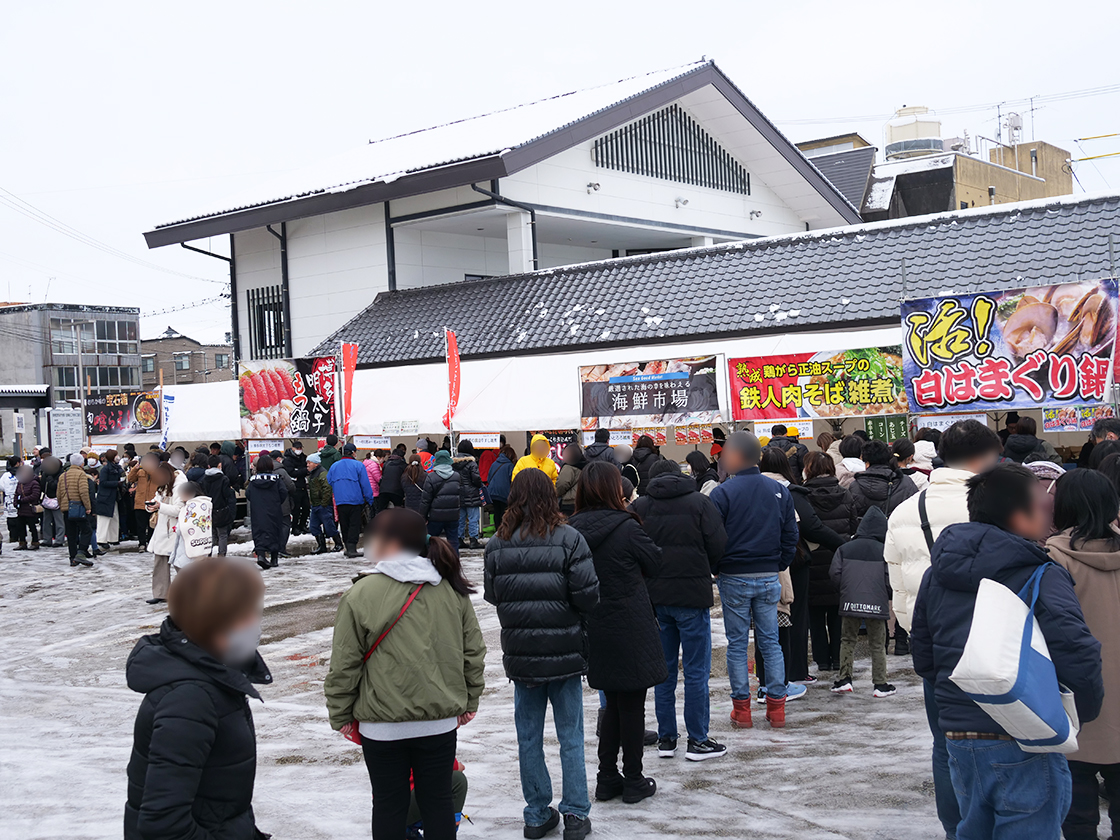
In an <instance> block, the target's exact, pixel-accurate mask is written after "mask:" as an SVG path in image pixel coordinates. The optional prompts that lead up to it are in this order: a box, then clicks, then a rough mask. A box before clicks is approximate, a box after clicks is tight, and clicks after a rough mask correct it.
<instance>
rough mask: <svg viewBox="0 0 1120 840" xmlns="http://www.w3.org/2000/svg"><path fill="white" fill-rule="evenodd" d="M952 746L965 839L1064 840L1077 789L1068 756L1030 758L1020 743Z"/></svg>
mask: <svg viewBox="0 0 1120 840" xmlns="http://www.w3.org/2000/svg"><path fill="white" fill-rule="evenodd" d="M946 744H947V746H948V747H949V773H950V775H951V776H952V779H953V789H954V790H955V791H956V792H957V801H958V802H959V803H960V806H961V822H960V825H958V826H957V837H958V838H959V840H980V838H984V840H989V839H990V840H1020V838H1027V837H1030V838H1034V837H1037V838H1040V840H1042V838H1051V837H1053V838H1058V837H1061V835H1062V820H1064V819H1065V818H1066V812H1067V811H1069V804H1070V799H1071V798H1072V785H1073V783H1072V780H1071V777H1070V773H1069V764H1068V762H1067V761H1066V757H1065V756H1064V755H1061V754H1060V753H1026V752H1023V750H1022V749H1020V747H1019V745H1018V744H1016V743H1015V742H1014V741H953V740H948V741H946Z"/></svg>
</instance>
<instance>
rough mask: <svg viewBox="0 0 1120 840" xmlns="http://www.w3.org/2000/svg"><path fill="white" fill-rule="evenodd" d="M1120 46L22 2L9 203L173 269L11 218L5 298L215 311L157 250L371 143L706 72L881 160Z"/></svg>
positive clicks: (815, 15) (953, 33)
mask: <svg viewBox="0 0 1120 840" xmlns="http://www.w3.org/2000/svg"><path fill="white" fill-rule="evenodd" d="M775 7H779V8H775ZM1117 31H1120V6H1118V4H1116V3H1115V2H1114V0H1089V2H1082V3H1077V4H1072V5H1069V6H1061V5H1057V6H1056V5H1054V4H1053V3H1052V2H1033V0H1026V2H1019V3H1015V4H1010V5H1009V4H1006V3H995V2H981V3H971V4H967V5H951V4H943V5H942V6H940V7H938V8H933V7H930V6H929V5H928V4H913V3H900V2H897V0H894V2H890V3H885V2H884V3H879V2H865V3H843V4H842V3H835V2H828V3H823V2H822V3H816V2H801V3H795V4H794V3H770V2H767V3H761V2H747V1H746V0H738V2H704V0H692V2H687V3H685V2H679V0H678V1H677V2H663V1H662V0H656V1H653V0H643V2H617V0H616V2H610V0H605V1H604V0H596V2H584V1H583V0H565V2H552V3H542V2H536V3H530V2H525V0H521V2H506V0H501V1H500V2H499V1H498V0H491V2H487V3H464V2H455V3H451V2H426V3H419V2H401V3H390V2H384V1H383V2H379V3H372V2H341V0H336V1H335V2H329V3H308V2H302V3H295V2H281V1H280V0H271V2H267V3H265V2H248V0H238V1H237V2H228V0H227V2H221V3H216V2H208V0H196V2H194V3H190V4H185V5H184V4H173V3H153V2H143V3H139V2H137V3H126V2H113V0H108V2H104V3H89V2H61V1H60V0H54V2H50V3H12V4H9V5H8V6H7V7H6V10H5V20H4V23H3V25H2V26H0V68H2V72H3V84H2V85H0V114H2V119H3V125H4V130H3V131H2V132H0V173H2V177H0V188H2V189H3V190H8V191H10V192H11V193H14V194H15V195H16V196H18V197H19V198H21V199H23V200H25V201H26V202H29V203H30V204H31V205H33V206H34V207H35V208H37V209H38V210H39V211H42V212H43V213H46V214H49V215H50V216H52V217H54V218H55V219H57V220H60V221H61V222H63V223H65V224H67V225H69V226H71V227H72V228H75V229H77V230H78V231H80V232H81V233H83V234H86V235H88V236H90V237H93V238H95V239H96V240H98V241H99V242H101V243H104V244H105V245H107V246H110V247H111V248H113V249H117V250H119V251H123V252H125V253H127V254H128V255H131V256H132V257H135V258H136V259H139V260H144V261H147V262H150V263H154V264H156V265H157V266H159V267H162V268H164V269H166V271H160V270H157V269H155V268H151V267H147V266H144V265H139V264H136V263H134V262H130V261H129V260H127V259H124V258H122V257H120V256H114V255H111V254H108V253H105V252H104V251H102V250H98V249H95V248H92V247H89V246H87V245H84V244H81V243H79V242H77V241H74V240H73V239H71V238H68V237H66V236H64V235H62V234H60V233H58V232H56V231H54V230H52V229H50V228H49V227H47V226H46V225H43V224H41V223H39V222H36V221H33V220H32V219H30V218H27V217H26V216H25V215H21V214H19V213H17V212H15V211H14V210H12V209H11V208H10V207H8V206H4V205H3V204H2V203H0V272H2V274H0V283H3V285H0V299H7V300H13V301H23V300H33V301H42V300H44V299H49V300H52V301H59V302H79V303H100V304H120V305H132V306H139V307H140V308H141V310H142V312H145V313H147V312H154V311H156V310H159V309H165V308H168V307H172V306H177V305H182V304H185V303H190V302H193V301H198V300H201V299H204V298H208V297H211V296H213V295H215V294H217V293H218V292H220V290H221V287H220V286H219V285H217V284H214V283H205V282H201V281H196V280H189V279H186V278H184V277H183V276H181V275H180V274H173V273H168V272H180V273H181V274H186V275H193V276H198V277H205V278H211V279H214V280H221V279H222V278H223V276H224V272H225V264H224V263H221V262H218V261H217V260H212V259H209V258H207V257H203V256H199V255H195V254H191V253H188V252H186V251H184V250H183V249H181V248H179V247H167V248H161V249H157V250H155V251H149V250H147V248H146V247H145V245H144V241H143V238H142V237H141V233H142V232H143V231H144V230H147V229H149V228H150V227H152V226H153V225H155V224H157V223H162V222H168V221H172V220H175V219H180V218H182V217H184V216H185V215H188V214H189V213H190V212H191V211H192V210H193V209H194V208H196V207H199V206H204V205H207V204H210V203H211V202H212V201H214V200H215V199H220V198H222V197H223V196H225V195H226V194H229V193H234V192H236V191H238V190H240V189H244V188H246V187H250V186H252V184H253V182H254V181H255V180H257V179H263V178H264V177H266V176H267V175H268V174H270V173H274V172H278V171H283V170H287V169H293V168H298V167H300V166H302V165H304V164H306V163H308V162H310V161H313V160H316V159H317V158H320V157H324V156H327V155H331V154H334V153H336V152H338V151H341V150H343V149H346V148H348V147H351V146H354V145H359V144H362V143H364V142H366V141H367V140H370V139H375V138H379V137H384V136H388V135H392V134H397V133H400V132H402V131H407V130H412V129H416V128H422V127H425V126H428V125H432V124H435V123H441V122H446V121H448V120H450V119H456V118H461V117H468V116H471V115H474V114H480V113H484V112H487V111H490V110H494V109H496V108H502V107H507V106H510V105H514V104H518V103H520V102H526V101H531V100H534V99H539V98H541V97H544V96H549V95H553V94H557V93H562V92H565V91H569V90H574V89H577V88H581V87H588V86H592V85H597V84H603V83H606V82H610V81H613V80H616V79H619V78H623V77H627V76H632V75H635V74H639V73H643V72H648V71H652V70H657V69H660V68H664V67H671V66H675V65H679V64H684V63H687V62H689V61H694V60H697V59H699V58H700V57H701V56H705V55H706V56H708V57H709V58H714V59H715V60H716V62H717V63H718V64H719V65H720V67H721V68H722V69H723V70H724V72H726V73H727V74H728V75H729V76H730V77H731V79H732V80H733V81H735V82H736V83H737V84H738V86H739V87H740V88H741V89H742V90H743V91H744V93H746V95H747V96H748V97H750V98H751V99H752V100H753V101H754V102H755V104H756V105H758V106H759V108H761V110H762V111H763V113H765V114H767V115H768V116H769V117H770V118H771V119H773V120H775V121H776V122H777V123H778V125H779V127H780V128H781V129H782V130H783V131H785V133H786V134H787V135H788V136H789V137H790V138H791V139H793V140H794V141H800V140H806V139H810V138H813V137H820V136H827V135H832V134H839V133H842V132H845V131H849V130H858V131H860V132H861V133H863V135H864V136H865V137H867V138H868V139H869V140H870V141H871V142H873V143H875V144H876V145H879V146H880V147H881V146H882V124H883V122H884V121H885V120H886V119H887V118H889V117H890V115H891V114H892V112H893V111H894V109H895V108H897V107H900V106H902V105H914V104H924V105H928V106H930V107H931V108H934V109H942V110H945V111H949V112H950V113H947V114H944V115H943V134H944V136H947V137H948V136H955V135H958V134H960V132H961V131H963V130H965V129H968V130H969V132H970V133H971V134H973V135H977V134H983V135H988V136H993V135H994V132H995V131H996V112H995V109H994V108H982V109H979V110H971V111H967V112H962V111H961V110H960V109H962V108H964V107H966V106H973V105H987V104H990V103H996V102H1002V101H1007V100H1021V99H1024V98H1026V97H1030V96H1033V95H1039V94H1041V95H1052V94H1058V93H1065V92H1072V91H1082V90H1086V89H1090V88H1097V87H1101V86H1105V85H1116V84H1118V83H1120V69H1118V64H1117V61H1116V51H1117V44H1116V41H1115V36H1116V32H1117ZM1014 107H1016V108H1019V109H1020V110H1022V111H1023V112H1024V122H1025V126H1026V139H1030V136H1031V119H1030V115H1029V114H1028V113H1026V109H1025V108H1020V107H1019V106H1014ZM1111 132H1120V93H1117V92H1112V93H1108V94H1106V95H1098V96H1080V97H1076V98H1068V99H1065V100H1063V101H1051V102H1047V103H1046V104H1045V105H1043V106H1042V107H1039V108H1038V110H1036V111H1035V113H1034V133H1035V136H1036V137H1037V138H1038V139H1040V140H1046V141H1049V142H1052V143H1055V144H1057V145H1059V146H1062V147H1063V148H1066V149H1069V150H1071V152H1072V153H1073V157H1085V156H1087V155H1093V154H1102V153H1106V152H1114V151H1120V138H1111V139H1106V140H1095V141H1086V142H1082V144H1081V147H1080V148H1079V147H1078V146H1077V145H1076V144H1075V143H1074V139H1075V138H1084V137H1089V136H1092V135H1098V134H1106V133H1111ZM1076 173H1077V177H1078V178H1079V179H1080V182H1081V184H1082V185H1083V187H1084V189H1085V190H1086V191H1089V192H1096V191H1100V190H1107V189H1114V190H1117V191H1120V157H1117V158H1112V159H1105V160H1102V161H1098V162H1096V163H1095V164H1093V163H1081V164H1078V165H1077V169H1076ZM1074 189H1075V191H1080V189H1079V188H1078V187H1077V185H1076V184H1075V187H1074ZM0 198H5V199H9V200H10V198H11V197H10V196H9V195H8V194H7V193H4V192H0ZM204 244H205V243H204ZM218 247H221V248H222V249H224V247H225V242H224V241H222V242H215V248H218ZM49 278H53V279H49ZM48 283H49V288H48ZM368 303H369V301H368V300H366V299H364V298H362V299H355V300H354V301H353V306H352V310H353V311H354V312H357V311H359V310H360V309H362V308H363V307H364V306H366V304H368ZM167 325H172V326H174V327H175V328H176V329H178V330H180V331H181V332H183V333H186V334H188V335H191V336H193V337H197V338H199V339H201V340H204V341H205V340H221V338H222V336H223V335H224V333H225V332H226V331H227V330H228V329H229V315H228V309H226V308H225V307H223V306H220V305H207V306H203V307H199V308H195V309H188V310H186V311H183V312H176V313H173V314H166V315H155V316H151V317H146V318H145V319H144V320H143V322H142V329H143V334H144V337H151V336H153V335H155V334H157V333H159V332H161V331H162V330H163V329H164V327H166V326H167Z"/></svg>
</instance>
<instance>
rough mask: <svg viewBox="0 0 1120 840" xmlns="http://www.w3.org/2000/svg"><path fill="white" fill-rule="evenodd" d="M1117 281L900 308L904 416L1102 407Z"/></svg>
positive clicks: (1109, 375) (1107, 390) (1106, 397)
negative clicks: (905, 397) (906, 402)
mask: <svg viewBox="0 0 1120 840" xmlns="http://www.w3.org/2000/svg"><path fill="white" fill-rule="evenodd" d="M1116 316H1117V295H1116V280H1114V279H1103V280H1090V281H1085V282H1081V283H1063V284H1060V285H1055V286H1035V287H1028V288H1011V289H1004V290H1001V291H992V292H982V293H977V294H966V295H946V296H942V297H936V298H924V299H921V300H907V301H903V303H902V330H903V347H902V349H903V354H904V355H903V372H904V379H905V382H906V391H907V395H908V397H909V399H910V406H911V411H915V412H919V411H941V410H947V409H953V410H955V409H976V410H981V411H983V410H985V409H987V408H993V407H999V408H1003V409H1006V408H1041V407H1050V408H1058V407H1061V406H1065V405H1085V404H1090V405H1091V404H1094V403H1103V402H1106V401H1111V385H1112V383H1113V381H1114V379H1115V377H1114V368H1113V366H1114V350H1115V345H1116V328H1117V317H1116Z"/></svg>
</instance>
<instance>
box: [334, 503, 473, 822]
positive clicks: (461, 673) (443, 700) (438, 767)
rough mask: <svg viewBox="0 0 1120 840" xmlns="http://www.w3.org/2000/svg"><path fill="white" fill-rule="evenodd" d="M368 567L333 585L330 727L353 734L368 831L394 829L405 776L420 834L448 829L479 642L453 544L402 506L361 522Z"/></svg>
mask: <svg viewBox="0 0 1120 840" xmlns="http://www.w3.org/2000/svg"><path fill="white" fill-rule="evenodd" d="M365 541H366V551H365V556H366V557H372V558H373V561H374V563H375V565H374V567H373V568H372V569H371V570H370V571H369V572H367V573H363V574H362V575H360V576H359V579H358V580H357V582H356V583H355V584H354V586H353V587H351V589H350V590H349V591H348V592H347V593H346V594H345V595H343V596H342V601H341V602H340V603H339V605H338V617H337V619H336V621H335V627H334V645H333V648H332V651H331V666H330V672H329V673H328V674H327V680H326V684H325V685H324V691H325V693H326V696H327V710H328V712H329V713H330V721H331V726H332V727H333V728H334V729H336V730H339V731H342V732H343V733H344V734H346V735H347V736H348V737H349V736H350V735H352V734H354V730H355V729H356V731H357V733H358V734H360V736H361V744H362V751H363V753H364V754H365V760H366V766H367V768H368V770H369V777H370V783H371V784H372V786H373V795H374V800H375V802H376V807H375V809H374V814H373V829H374V835H375V836H376V837H377V840H403V838H404V836H405V828H406V824H405V823H406V819H407V814H408V807H409V800H410V793H411V792H410V787H409V776H410V775H411V776H412V779H413V782H414V784H415V789H416V802H417V804H418V805H419V807H420V812H421V814H422V815H423V822H424V836H425V837H426V838H429V840H452V838H454V837H455V808H454V805H453V803H452V792H451V773H452V769H453V767H454V763H455V742H456V730H457V729H458V727H459V726H462V725H464V724H467V723H469V722H470V721H471V720H473V719H474V716H475V713H476V712H477V710H478V700H479V697H480V696H481V695H482V688H483V684H484V681H483V670H484V659H485V657H486V645H485V644H484V643H483V641H482V631H481V630H479V627H478V619H477V618H476V617H475V614H474V607H473V606H472V605H471V601H470V597H469V596H470V593H471V592H473V591H474V589H473V587H472V586H471V585H470V584H469V583H468V582H467V580H466V579H465V578H464V577H463V571H462V567H461V566H460V564H459V557H458V554H456V552H455V549H453V548H452V547H451V545H450V544H449V543H448V542H447V541H446V540H445V539H443V538H442V537H431V538H429V537H428V535H427V527H426V525H425V522H424V519H423V517H422V516H420V515H419V514H418V513H416V512H415V511H411V510H408V509H407V508H390V509H388V510H384V511H382V512H381V513H379V514H378V515H377V516H375V517H374V518H373V520H372V521H371V522H370V524H369V527H368V528H367V530H366V538H365Z"/></svg>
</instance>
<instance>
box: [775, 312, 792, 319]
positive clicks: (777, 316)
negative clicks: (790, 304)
mask: <svg viewBox="0 0 1120 840" xmlns="http://www.w3.org/2000/svg"><path fill="white" fill-rule="evenodd" d="M788 316H789V313H787V312H775V313H774V320H775V321H784V320H785V319H786V318H787V317H788Z"/></svg>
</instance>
